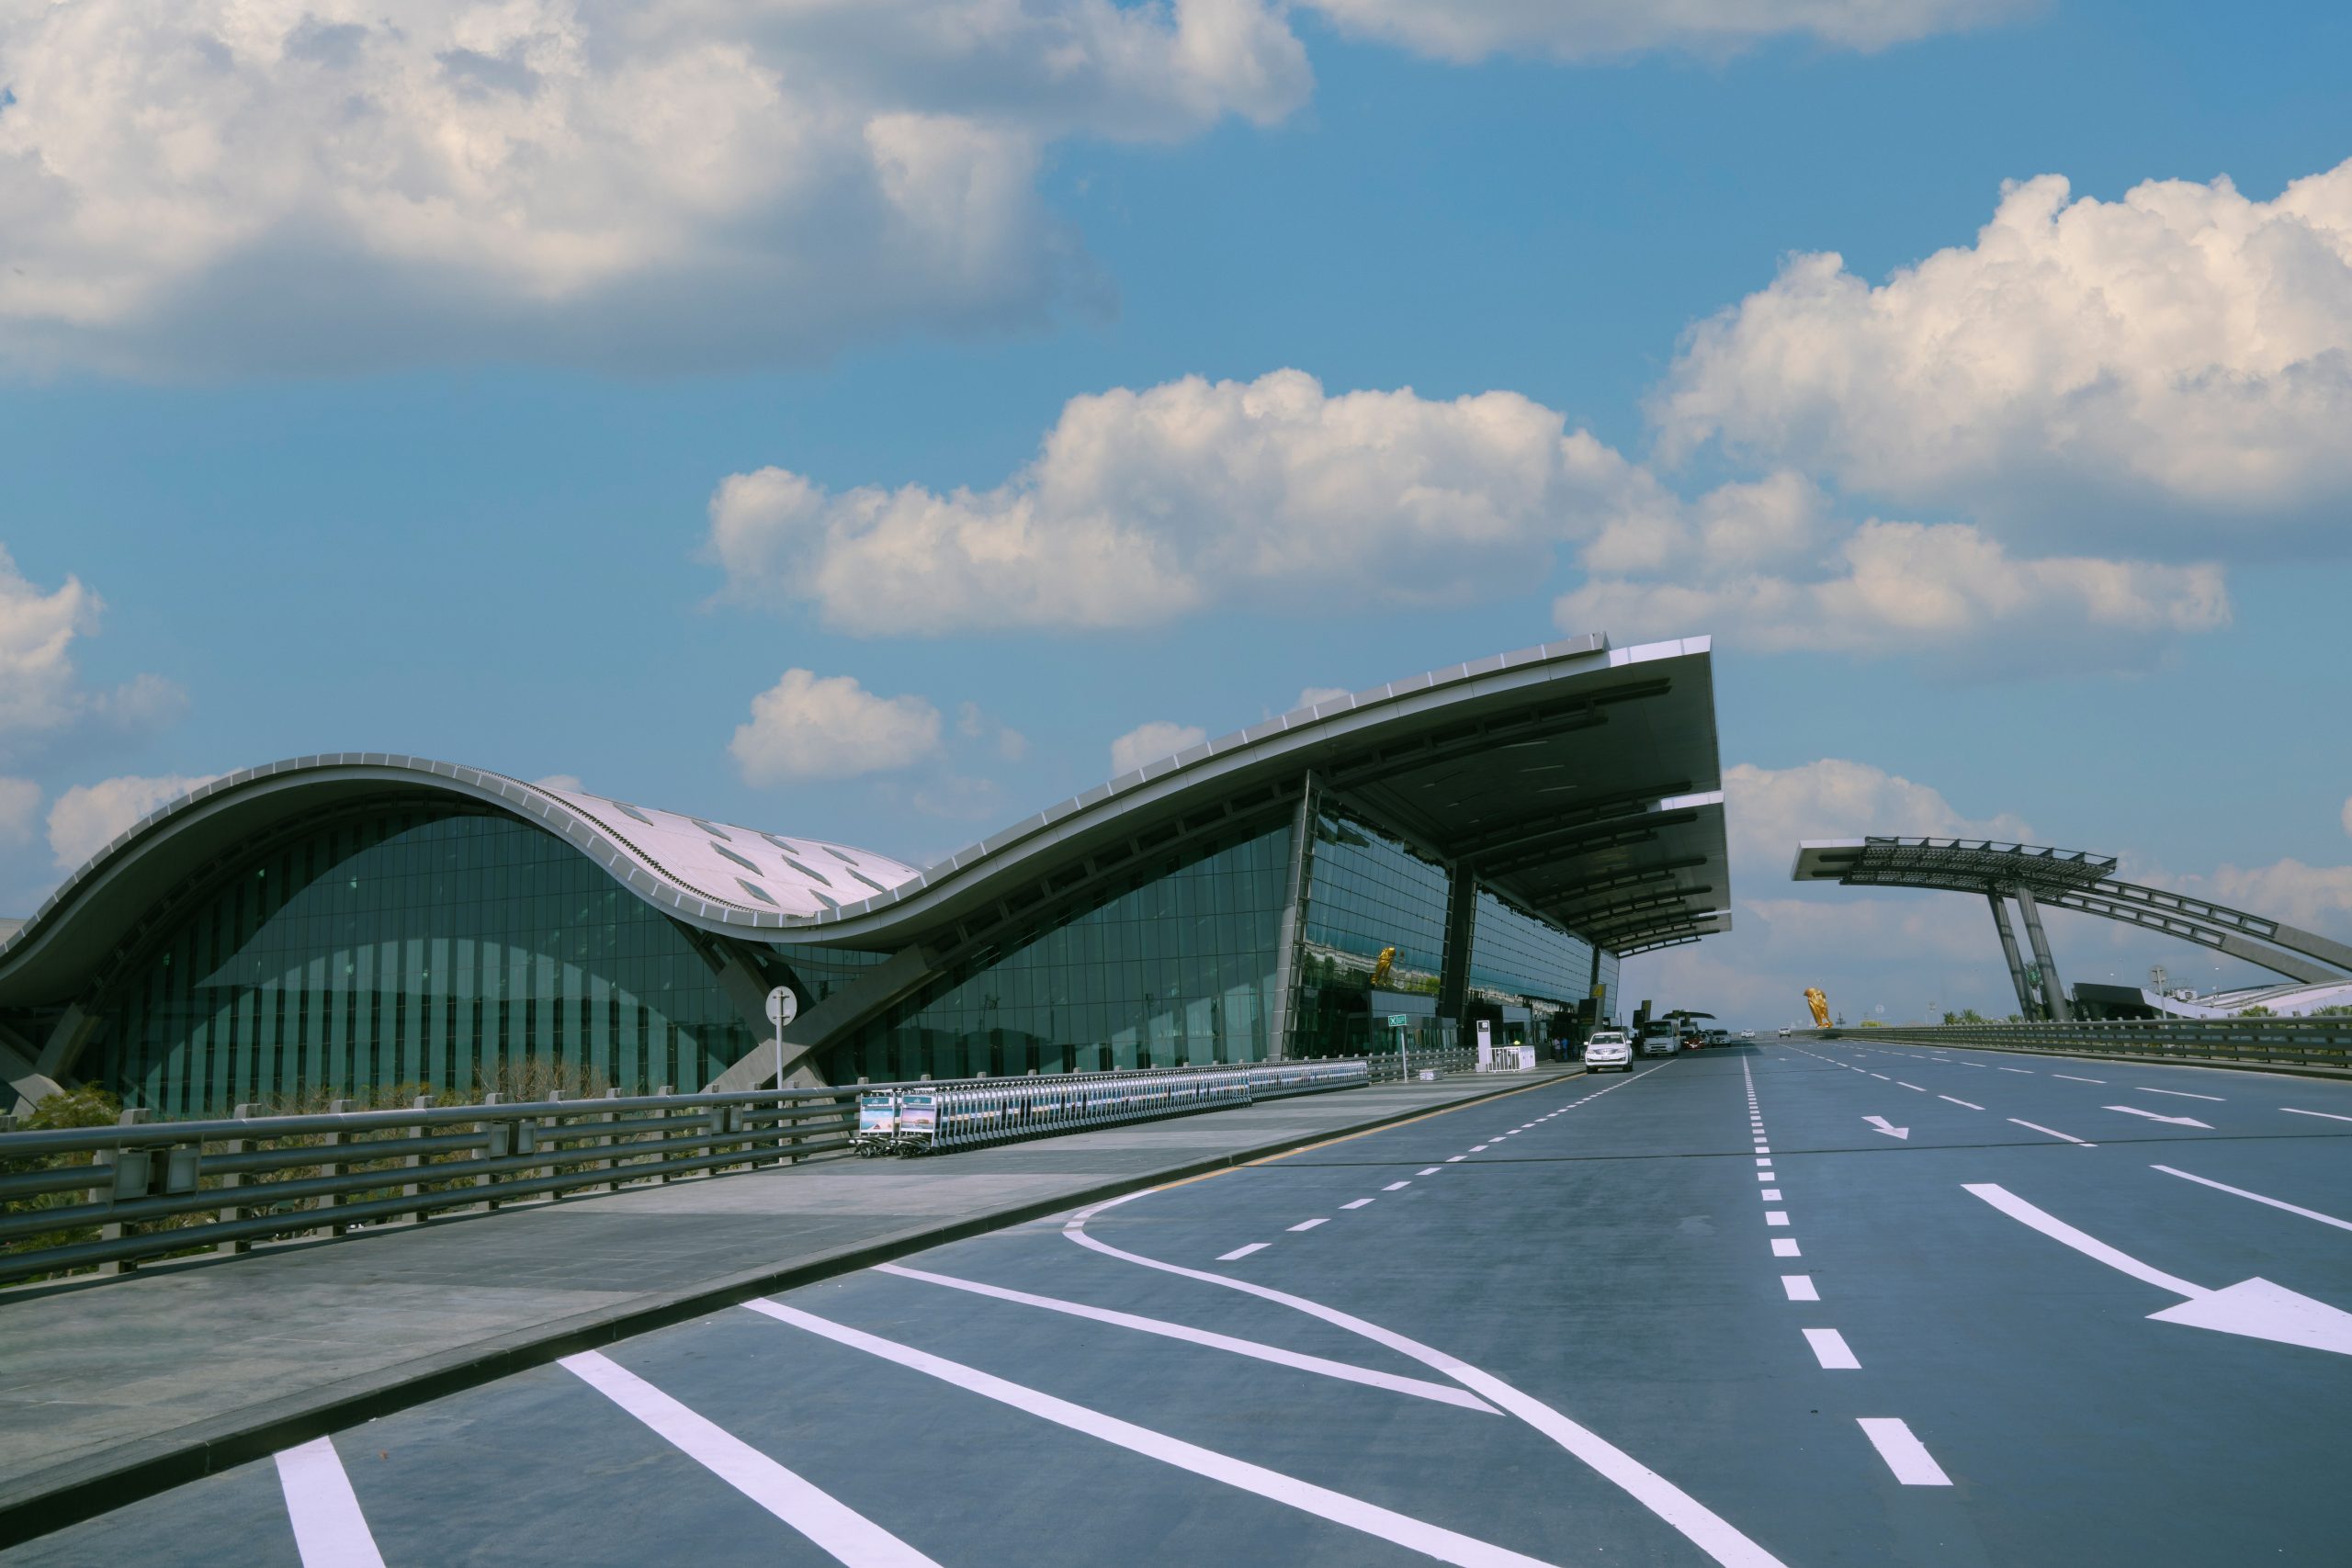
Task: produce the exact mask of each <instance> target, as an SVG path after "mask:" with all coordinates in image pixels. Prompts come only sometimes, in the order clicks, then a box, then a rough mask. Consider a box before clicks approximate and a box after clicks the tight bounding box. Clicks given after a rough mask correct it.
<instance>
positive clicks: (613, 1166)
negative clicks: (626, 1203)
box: [596, 1089, 621, 1192]
mask: <svg viewBox="0 0 2352 1568" xmlns="http://www.w3.org/2000/svg"><path fill="white" fill-rule="evenodd" d="M620 1097H621V1091H620V1090H619V1089H606V1090H605V1099H606V1100H618V1099H619V1098H620ZM620 1119H621V1113H620V1112H619V1111H605V1114H604V1115H603V1116H602V1117H601V1118H599V1120H601V1121H602V1122H604V1124H605V1126H607V1127H609V1126H611V1125H612V1124H613V1123H614V1122H617V1121H619V1120H620ZM596 1146H597V1147H598V1148H600V1149H603V1150H604V1151H605V1184H604V1185H605V1191H607V1192H617V1191H619V1190H621V1182H620V1178H619V1177H618V1176H617V1175H616V1174H614V1173H615V1172H616V1171H617V1170H619V1168H620V1156H617V1155H616V1154H614V1153H613V1152H612V1151H613V1147H614V1145H613V1135H612V1134H610V1133H606V1134H605V1135H604V1136H603V1137H601V1138H598V1139H597V1140H596Z"/></svg>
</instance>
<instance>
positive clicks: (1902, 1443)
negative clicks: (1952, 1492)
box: [1857, 1416, 1951, 1486]
mask: <svg viewBox="0 0 2352 1568" xmlns="http://www.w3.org/2000/svg"><path fill="white" fill-rule="evenodd" d="M1857 1419H1858V1420H1859V1422H1860V1426H1861V1428H1862V1436H1864V1437H1866V1438H1869V1439H1870V1440H1871V1447H1872V1448H1874V1449H1876V1450H1878V1457H1879V1458H1881V1459H1883V1460H1884V1461H1886V1468H1887V1469H1889V1470H1891V1471H1893V1472H1894V1479H1895V1480H1897V1481H1899V1482H1901V1483H1903V1484H1904V1485H1905V1486H1949V1485H1951V1476H1949V1475H1946V1474H1945V1473H1944V1467H1943V1466H1942V1465H1939V1464H1938V1463H1937V1462H1936V1457H1935V1455H1933V1454H1931V1453H1929V1452H1928V1446H1927V1445H1926V1444H1925V1443H1922V1442H1921V1441H1920V1440H1919V1439H1918V1438H1915V1437H1913V1436H1912V1435H1911V1428H1910V1427H1907V1426H1905V1424H1904V1423H1902V1422H1901V1421H1898V1420H1896V1419H1895V1418H1894V1416H1860V1417H1858V1418H1857Z"/></svg>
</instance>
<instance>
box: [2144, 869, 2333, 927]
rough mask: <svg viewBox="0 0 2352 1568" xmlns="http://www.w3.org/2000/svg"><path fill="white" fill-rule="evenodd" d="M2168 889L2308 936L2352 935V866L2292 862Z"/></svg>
mask: <svg viewBox="0 0 2352 1568" xmlns="http://www.w3.org/2000/svg"><path fill="white" fill-rule="evenodd" d="M2164 885H2165V886H2167V887H2171V888H2174V889H2176V890H2177V891H2179V892H2182V893H2188V894H2191V895H2194V896H2197V897H2206V898H2211V899H2212V900H2213V901H2214V902H2215V903H2217V904H2227V905H2229V906H2231V907H2232V908H2239V909H2245V910H2250V911H2251V912H2253V913H2255V914H2257V915H2267V916H2268V917H2269V918H2270V919H2274V920H2284V921H2285V922H2287V924H2289V925H2290V926H2301V927H2302V928H2303V929H2304V930H2305V931H2324V932H2326V933H2328V934H2330V935H2341V934H2342V933H2343V932H2344V931H2347V930H2352V865H2305V864H2304V863H2302V862H2301V861H2299V860H2294V859H2292V858H2290V859H2287V860H2282V861H2278V862H2277V863H2273V864H2270V865H2264V866H2250V867H2245V868H2241V867H2238V866H2234V865H2224V866H2222V867H2220V868H2218V869H2217V870H2215V871H2214V873H2213V874H2211V876H2179V877H2172V878H2169V879H2166V880H2165V884H2164Z"/></svg>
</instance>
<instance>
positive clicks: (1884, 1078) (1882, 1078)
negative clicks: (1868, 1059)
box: [1871, 1073, 1894, 1083]
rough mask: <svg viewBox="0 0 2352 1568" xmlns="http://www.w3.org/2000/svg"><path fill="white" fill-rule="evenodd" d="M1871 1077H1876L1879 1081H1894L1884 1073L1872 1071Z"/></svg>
mask: <svg viewBox="0 0 2352 1568" xmlns="http://www.w3.org/2000/svg"><path fill="white" fill-rule="evenodd" d="M1871 1077H1874V1078H1876V1079H1878V1081H1879V1082H1881V1083H1893V1082H1894V1079H1893V1078H1891V1077H1887V1076H1886V1075H1885V1074H1884V1073H1872V1074H1871Z"/></svg>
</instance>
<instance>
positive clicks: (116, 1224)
mask: <svg viewBox="0 0 2352 1568" xmlns="http://www.w3.org/2000/svg"><path fill="white" fill-rule="evenodd" d="M146 1120H147V1111H146V1108H145V1107H143V1106H141V1107H134V1108H133V1109H131V1110H129V1111H124V1112H123V1113H122V1114H121V1115H119V1116H118V1117H116V1118H115V1125H116V1126H118V1127H136V1126H138V1125H140V1124H141V1122H145V1121H146ZM96 1163H97V1164H99V1165H102V1166H104V1167H106V1168H107V1184H106V1185H105V1186H104V1187H97V1188H93V1189H91V1191H90V1198H91V1201H94V1202H101V1203H105V1204H107V1205H109V1206H111V1205H113V1204H114V1203H115V1202H117V1201H119V1200H121V1199H124V1198H143V1197H145V1196H146V1195H147V1186H148V1178H149V1176H150V1175H151V1174H152V1173H153V1169H154V1164H153V1157H152V1156H150V1155H149V1154H148V1153H147V1151H146V1150H145V1149H101V1150H100V1151H99V1152H98V1156H97V1159H96ZM98 1239H99V1240H100V1241H120V1240H121V1239H122V1222H121V1221H119V1220H108V1221H107V1223H106V1224H102V1225H100V1226H99V1227H98ZM138 1267H139V1260H138V1259H137V1258H117V1259H116V1260H115V1261H114V1262H112V1263H101V1264H99V1265H98V1272H99V1273H101V1274H129V1273H131V1272H133V1271H134V1270H136V1269H138Z"/></svg>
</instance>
